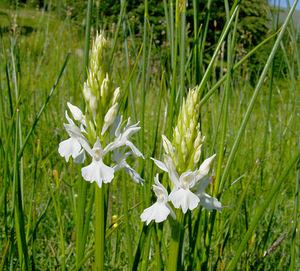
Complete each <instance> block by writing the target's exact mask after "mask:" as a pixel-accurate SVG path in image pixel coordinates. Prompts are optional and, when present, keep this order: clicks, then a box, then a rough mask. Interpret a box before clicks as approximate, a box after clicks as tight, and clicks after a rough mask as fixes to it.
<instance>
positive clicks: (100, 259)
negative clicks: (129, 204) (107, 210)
mask: <svg viewBox="0 0 300 271" xmlns="http://www.w3.org/2000/svg"><path fill="white" fill-rule="evenodd" d="M95 189H96V191H95V266H94V267H95V270H96V271H103V270H104V248H105V247H104V240H105V221H104V187H102V188H99V187H98V186H97V185H96V184H95Z"/></svg>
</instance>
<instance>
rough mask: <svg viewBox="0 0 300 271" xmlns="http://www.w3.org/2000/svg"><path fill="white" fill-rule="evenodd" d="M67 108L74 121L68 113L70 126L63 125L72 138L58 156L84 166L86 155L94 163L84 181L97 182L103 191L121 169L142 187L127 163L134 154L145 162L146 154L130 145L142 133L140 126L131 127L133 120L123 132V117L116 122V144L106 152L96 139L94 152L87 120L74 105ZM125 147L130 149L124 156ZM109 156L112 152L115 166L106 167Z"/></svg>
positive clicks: (83, 173)
mask: <svg viewBox="0 0 300 271" xmlns="http://www.w3.org/2000/svg"><path fill="white" fill-rule="evenodd" d="M67 105H68V107H69V110H70V112H71V114H72V116H73V119H74V120H72V119H71V118H70V117H69V115H68V112H67V111H66V119H67V121H68V123H66V124H64V127H65V129H66V131H67V133H68V135H69V136H70V138H68V139H66V140H64V141H62V142H61V143H60V144H59V148H58V152H59V154H60V155H61V156H62V157H64V158H65V159H66V161H67V162H68V161H69V158H70V157H72V158H73V159H74V161H75V162H76V163H84V161H85V158H86V153H87V154H88V155H89V156H90V157H91V159H92V162H91V163H90V164H89V165H88V166H85V167H83V168H82V169H81V174H82V177H83V178H84V179H85V180H86V181H88V182H94V181H95V182H96V183H97V184H98V186H99V187H102V183H110V182H111V181H112V179H113V178H114V173H115V172H116V171H117V170H119V169H122V168H124V169H125V171H126V172H127V173H128V174H129V175H130V176H131V177H132V178H133V180H134V181H135V182H136V183H142V182H143V179H142V178H141V177H140V176H139V174H138V173H137V172H136V171H135V170H134V169H133V168H131V167H130V165H129V164H128V163H127V162H126V158H127V157H128V156H129V155H131V154H134V155H135V156H136V157H143V158H144V156H143V154H142V153H141V152H140V151H139V150H138V148H137V147H136V146H135V145H134V144H133V143H132V142H131V141H130V137H131V136H132V135H133V134H135V133H136V132H138V131H139V130H140V127H139V126H138V125H139V123H136V124H133V125H131V124H130V119H128V121H127V124H126V125H125V127H124V128H123V129H122V117H118V118H116V119H115V122H114V125H113V129H112V132H111V134H112V136H113V140H112V141H111V142H110V143H109V144H107V145H106V146H105V147H104V148H103V147H102V146H101V143H100V139H99V137H97V139H96V142H95V143H94V145H93V147H92V148H91V147H90V144H89V141H88V139H87V136H88V133H87V132H86V128H87V121H86V117H85V116H84V115H83V113H82V111H81V110H80V109H79V108H78V107H76V106H74V105H72V104H71V103H68V104H67ZM74 121H77V122H78V124H79V125H80V126H78V125H76V124H75V122H74ZM126 147H128V148H129V149H130V150H129V151H127V152H125V150H126ZM109 152H112V160H113V165H111V166H108V165H106V164H105V163H104V161H103V160H104V157H105V156H106V155H107V154H108V153H109Z"/></svg>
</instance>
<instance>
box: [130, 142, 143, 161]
mask: <svg viewBox="0 0 300 271" xmlns="http://www.w3.org/2000/svg"><path fill="white" fill-rule="evenodd" d="M126 145H127V146H128V147H129V148H130V149H131V150H132V152H133V153H134V155H135V156H137V157H142V158H144V155H143V154H142V153H141V152H140V151H139V149H138V148H137V147H136V146H135V145H134V144H133V143H132V142H131V141H129V140H128V141H127V142H126Z"/></svg>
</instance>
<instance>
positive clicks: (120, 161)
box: [112, 150, 144, 184]
mask: <svg viewBox="0 0 300 271" xmlns="http://www.w3.org/2000/svg"><path fill="white" fill-rule="evenodd" d="M130 154H131V152H127V153H123V152H120V151H117V150H115V151H114V152H113V155H112V160H113V161H114V162H115V163H116V165H115V166H114V167H113V168H114V170H115V172H116V171H117V170H119V169H122V168H124V170H125V171H126V173H128V174H129V176H130V177H131V178H132V180H133V181H134V182H135V183H138V184H143V183H144V179H143V178H141V176H140V175H139V174H138V173H137V172H136V171H135V170H134V169H133V168H132V167H131V166H130V165H129V164H128V163H127V162H126V158H127V157H128V156H129V155H130Z"/></svg>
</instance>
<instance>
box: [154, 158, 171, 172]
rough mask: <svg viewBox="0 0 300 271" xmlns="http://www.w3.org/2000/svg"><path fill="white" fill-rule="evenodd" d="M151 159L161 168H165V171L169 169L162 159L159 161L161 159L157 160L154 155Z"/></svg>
mask: <svg viewBox="0 0 300 271" xmlns="http://www.w3.org/2000/svg"><path fill="white" fill-rule="evenodd" d="M151 160H153V161H154V163H155V165H157V166H158V167H159V168H160V169H161V170H163V171H165V172H168V171H169V170H168V168H167V166H166V165H165V164H164V163H163V162H162V161H159V160H157V159H155V158H152V157H151Z"/></svg>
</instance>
